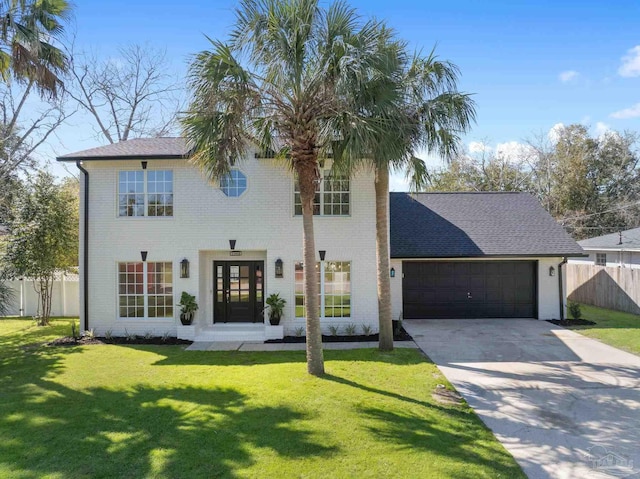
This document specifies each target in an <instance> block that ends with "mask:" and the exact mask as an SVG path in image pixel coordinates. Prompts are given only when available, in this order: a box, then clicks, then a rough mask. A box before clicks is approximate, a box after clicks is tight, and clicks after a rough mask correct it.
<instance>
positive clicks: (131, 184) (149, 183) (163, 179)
mask: <svg viewBox="0 0 640 479" xmlns="http://www.w3.org/2000/svg"><path fill="white" fill-rule="evenodd" d="M118 215H119V216H145V215H146V216H173V172H172V171H152V170H135V171H120V172H119V173H118Z"/></svg>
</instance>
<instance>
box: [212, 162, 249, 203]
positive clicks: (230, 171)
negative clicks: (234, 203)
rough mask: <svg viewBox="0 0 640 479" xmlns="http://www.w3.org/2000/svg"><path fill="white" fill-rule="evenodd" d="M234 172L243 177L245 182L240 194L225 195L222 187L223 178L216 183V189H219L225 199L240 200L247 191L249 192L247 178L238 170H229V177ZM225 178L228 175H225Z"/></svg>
mask: <svg viewBox="0 0 640 479" xmlns="http://www.w3.org/2000/svg"><path fill="white" fill-rule="evenodd" d="M234 171H236V172H238V173H240V174H241V175H242V176H244V181H245V185H244V190H243V191H242V193H240V194H239V195H237V196H230V195H228V194H227V193H225V191H224V189H223V186H222V180H223V178H221V179H220V180H219V181H218V188H219V189H220V193H222V194H223V195H224V197H225V198H231V199H237V198H242V197H243V196H244V195H245V194H246V193H247V191H248V190H249V176H248V175H247V174H246V173H245V172H244V171H242V170H241V169H240V168H231V170H229V175H231V173H232V172H234ZM225 176H228V175H225ZM235 188H237V187H235Z"/></svg>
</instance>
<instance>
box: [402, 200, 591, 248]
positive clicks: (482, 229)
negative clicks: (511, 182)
mask: <svg viewBox="0 0 640 479" xmlns="http://www.w3.org/2000/svg"><path fill="white" fill-rule="evenodd" d="M390 220H391V257H392V258H457V257H467V258H473V257H483V256H582V255H584V252H583V250H582V248H580V246H579V245H578V244H577V243H576V242H575V241H574V240H573V239H572V238H571V237H570V236H569V235H568V234H567V232H566V231H565V230H564V228H563V227H562V226H561V225H559V224H558V223H557V222H556V221H555V220H554V219H553V218H552V217H551V216H550V215H549V214H548V213H547V212H546V211H545V210H544V208H542V206H541V205H540V203H539V202H538V200H536V198H534V197H533V196H531V195H530V194H528V193H418V194H409V193H391V194H390Z"/></svg>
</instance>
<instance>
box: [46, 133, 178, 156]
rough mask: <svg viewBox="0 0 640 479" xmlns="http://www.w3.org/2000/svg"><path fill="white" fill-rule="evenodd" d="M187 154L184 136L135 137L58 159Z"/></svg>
mask: <svg viewBox="0 0 640 479" xmlns="http://www.w3.org/2000/svg"><path fill="white" fill-rule="evenodd" d="M188 155H189V149H188V148H187V142H186V141H185V139H184V138H178V137H161V138H135V139H133V140H127V141H121V142H119V143H113V144H110V145H105V146H99V147H97V148H90V149H88V150H83V151H78V152H76V153H69V154H68V155H63V156H59V157H58V158H57V159H58V161H76V160H125V159H140V158H146V159H178V158H185V157H187V156H188Z"/></svg>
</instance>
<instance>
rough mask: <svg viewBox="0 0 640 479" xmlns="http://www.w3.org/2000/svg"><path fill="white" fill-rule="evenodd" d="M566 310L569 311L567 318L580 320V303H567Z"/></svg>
mask: <svg viewBox="0 0 640 479" xmlns="http://www.w3.org/2000/svg"><path fill="white" fill-rule="evenodd" d="M567 309H568V310H569V316H571V317H572V318H573V319H580V318H582V310H581V309H580V303H576V302H575V301H569V303H568V304H567Z"/></svg>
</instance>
